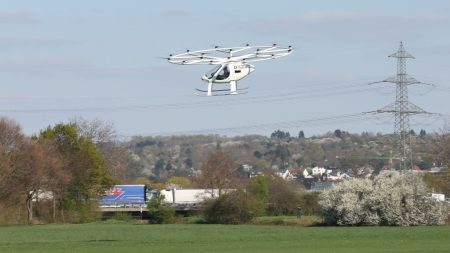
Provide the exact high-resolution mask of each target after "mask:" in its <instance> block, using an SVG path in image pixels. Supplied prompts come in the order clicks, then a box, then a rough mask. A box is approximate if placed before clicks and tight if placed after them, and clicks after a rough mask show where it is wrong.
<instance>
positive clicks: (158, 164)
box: [153, 159, 165, 178]
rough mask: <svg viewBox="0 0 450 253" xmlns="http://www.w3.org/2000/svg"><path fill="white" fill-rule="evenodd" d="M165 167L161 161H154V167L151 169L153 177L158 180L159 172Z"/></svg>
mask: <svg viewBox="0 0 450 253" xmlns="http://www.w3.org/2000/svg"><path fill="white" fill-rule="evenodd" d="M164 167H165V162H164V160H163V159H159V160H158V161H156V164H155V166H154V167H153V171H154V172H155V175H156V176H157V177H158V178H159V177H160V176H161V172H163V170H164Z"/></svg>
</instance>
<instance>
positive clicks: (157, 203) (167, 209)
mask: <svg viewBox="0 0 450 253" xmlns="http://www.w3.org/2000/svg"><path fill="white" fill-rule="evenodd" d="M147 208H148V214H149V216H150V219H149V223H150V224H165V223H169V222H170V221H171V219H172V218H173V217H174V216H175V210H174V209H173V207H171V206H170V205H169V204H167V203H165V202H164V195H157V196H154V197H153V198H151V199H150V201H149V202H148V204H147Z"/></svg>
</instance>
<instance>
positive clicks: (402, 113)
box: [371, 42, 428, 170]
mask: <svg viewBox="0 0 450 253" xmlns="http://www.w3.org/2000/svg"><path fill="white" fill-rule="evenodd" d="M389 57H393V58H397V74H396V75H395V76H392V77H389V78H387V79H385V80H383V81H379V82H374V83H383V82H388V83H393V84H395V102H394V103H393V104H389V105H387V106H385V107H383V108H381V109H379V110H376V111H375V112H377V113H393V114H394V118H395V123H394V134H395V135H396V138H397V140H396V149H397V155H398V156H399V158H400V161H401V163H400V169H401V170H405V169H406V161H407V159H408V158H409V157H411V156H412V155H411V154H412V153H411V133H410V125H409V117H410V115H413V114H428V112H426V111H424V110H423V109H422V108H420V107H418V106H416V105H414V104H413V103H411V102H409V100H408V85H412V84H425V83H422V82H419V81H418V80H416V79H415V78H414V77H412V76H410V75H408V74H407V73H406V59H415V58H414V56H412V55H411V54H410V53H408V52H406V51H405V49H404V47H403V42H400V48H399V49H398V51H397V52H395V53H393V54H391V55H389ZM374 83H371V84H374ZM411 160H412V158H411ZM411 166H412V161H411Z"/></svg>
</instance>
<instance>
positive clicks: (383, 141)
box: [126, 129, 444, 180]
mask: <svg viewBox="0 0 450 253" xmlns="http://www.w3.org/2000/svg"><path fill="white" fill-rule="evenodd" d="M440 138H442V136H441V135H439V134H435V133H433V134H426V133H425V131H424V130H422V131H420V134H419V135H415V134H414V133H413V135H412V145H411V146H412V150H413V153H412V158H413V163H414V164H416V165H418V166H419V167H420V168H421V169H422V170H428V169H430V168H431V167H434V166H441V165H442V162H443V161H444V160H443V158H442V157H441V154H440V153H439V145H438V143H439V142H440ZM126 145H128V147H129V150H130V151H131V152H132V157H133V158H134V160H135V162H136V164H137V165H138V166H139V167H140V169H142V172H143V173H144V175H148V176H150V177H151V178H154V179H160V180H161V179H162V180H164V179H167V178H170V177H172V176H184V177H193V176H194V175H195V174H196V173H197V171H198V170H199V169H200V168H201V166H202V164H203V163H204V162H205V161H206V160H207V158H208V156H209V154H210V153H211V152H212V151H213V150H216V149H221V150H223V151H224V152H226V153H227V154H228V155H230V156H231V157H232V158H233V159H234V160H235V161H236V163H237V165H240V166H243V165H245V166H244V167H247V168H248V167H249V166H251V167H252V168H253V170H256V171H265V170H270V169H272V170H275V171H277V170H280V171H284V170H285V169H294V170H295V169H299V168H302V167H312V166H322V167H331V168H338V169H342V170H348V169H357V168H360V167H363V166H372V167H373V168H374V169H375V170H380V169H381V168H382V167H383V166H390V167H394V168H395V167H398V162H399V159H398V156H397V155H396V152H395V138H394V136H393V135H392V134H381V133H377V134H373V133H367V132H364V133H361V134H351V133H348V132H346V131H341V130H339V129H337V130H335V131H334V132H329V133H327V134H324V135H321V136H312V137H308V138H306V137H304V133H303V132H302V131H300V133H299V135H298V136H295V137H293V136H291V135H290V134H289V133H288V132H284V131H281V130H276V131H274V132H273V133H272V134H271V137H265V136H260V135H248V136H239V137H225V136H218V135H206V136H205V135H195V136H166V137H162V136H160V137H133V138H132V140H130V141H129V142H127V143H126Z"/></svg>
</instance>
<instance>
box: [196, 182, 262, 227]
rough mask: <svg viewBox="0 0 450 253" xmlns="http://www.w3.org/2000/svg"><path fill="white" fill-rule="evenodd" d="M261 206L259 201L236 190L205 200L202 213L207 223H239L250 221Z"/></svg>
mask: <svg viewBox="0 0 450 253" xmlns="http://www.w3.org/2000/svg"><path fill="white" fill-rule="evenodd" d="M263 208H264V207H263V204H262V202H261V201H258V200H257V199H256V198H254V197H252V196H250V195H249V194H246V193H245V192H244V191H241V190H237V191H233V192H229V193H225V194H222V195H221V196H220V197H219V198H217V199H211V200H208V201H206V202H205V206H204V215H205V220H206V222H207V223H216V224H241V223H248V222H250V221H252V220H253V219H254V218H255V217H256V216H257V215H259V214H260V213H261V211H262V210H263Z"/></svg>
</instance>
